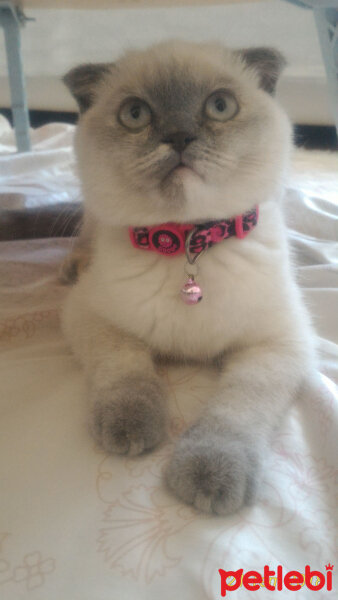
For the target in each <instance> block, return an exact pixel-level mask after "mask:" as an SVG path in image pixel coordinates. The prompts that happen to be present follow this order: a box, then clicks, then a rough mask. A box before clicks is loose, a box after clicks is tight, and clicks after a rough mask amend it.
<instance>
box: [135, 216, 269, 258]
mask: <svg viewBox="0 0 338 600" xmlns="http://www.w3.org/2000/svg"><path fill="white" fill-rule="evenodd" d="M257 222H258V205H257V206H255V207H254V208H253V209H252V210H249V211H248V212H246V213H244V214H243V215H240V216H238V217H233V218H232V219H223V220H221V221H208V222H207V223H203V224H200V225H186V224H183V225H182V224H179V223H164V224H163V225H156V226H154V227H129V235H130V240H131V243H132V244H133V246H134V248H140V249H142V250H152V251H154V252H158V253H159V254H164V255H165V256H176V255H177V254H183V253H184V252H185V240H186V237H187V234H188V233H189V232H190V231H191V230H192V229H194V230H195V231H194V233H193V234H192V236H191V238H190V244H189V252H191V253H192V254H199V253H200V252H202V250H205V249H206V248H210V247H211V246H213V245H214V244H216V243H217V242H221V241H222V240H225V239H226V238H228V237H231V236H236V237H238V238H240V239H243V238H245V236H246V235H248V233H250V231H251V230H252V229H253V228H254V227H255V226H256V225H257Z"/></svg>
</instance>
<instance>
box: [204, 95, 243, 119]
mask: <svg viewBox="0 0 338 600" xmlns="http://www.w3.org/2000/svg"><path fill="white" fill-rule="evenodd" d="M238 111H239V106H238V103H237V100H236V98H235V97H234V96H233V94H231V93H230V92H228V91H226V90H218V91H217V92H214V93H213V94H211V96H209V98H208V99H207V101H206V103H205V106H204V112H205V114H206V116H207V117H209V119H213V120H214V121H229V119H232V118H233V117H234V116H235V115H237V113H238Z"/></svg>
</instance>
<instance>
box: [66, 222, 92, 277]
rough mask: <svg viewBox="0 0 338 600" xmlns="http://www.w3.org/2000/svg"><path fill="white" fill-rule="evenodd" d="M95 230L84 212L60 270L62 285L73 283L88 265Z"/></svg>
mask: <svg viewBox="0 0 338 600" xmlns="http://www.w3.org/2000/svg"><path fill="white" fill-rule="evenodd" d="M94 228H95V222H94V220H93V218H92V217H91V216H90V215H88V214H87V213H86V212H85V213H84V215H83V218H82V223H81V228H80V233H79V235H78V237H77V238H75V241H74V244H73V247H72V249H71V251H70V252H69V254H68V255H67V256H66V258H65V259H64V261H63V263H62V265H61V268H60V279H61V282H62V283H66V284H69V283H74V282H75V281H77V280H78V278H79V276H80V274H81V273H82V271H84V270H85V269H86V268H87V266H88V265H89V262H90V258H91V252H92V238H93V233H94Z"/></svg>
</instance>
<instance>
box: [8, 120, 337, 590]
mask: <svg viewBox="0 0 338 600" xmlns="http://www.w3.org/2000/svg"><path fill="white" fill-rule="evenodd" d="M70 134H72V129H69V126H63V125H56V126H47V127H45V128H42V130H40V131H39V130H37V138H36V139H37V144H36V146H35V149H34V152H33V153H32V154H31V155H25V156H23V155H22V156H21V157H20V156H18V155H15V154H12V155H11V154H10V153H9V152H8V153H7V154H6V153H3V155H2V156H1V157H0V173H1V176H2V180H1V185H0V194H1V191H2V190H5V193H6V194H8V193H9V194H11V193H12V191H13V190H20V194H22V195H23V196H22V201H23V203H22V206H23V207H24V194H26V192H27V195H28V196H29V194H32V195H33V196H34V198H35V201H36V202H38V200H37V196H39V193H35V192H36V190H40V192H41V194H40V196H41V198H40V200H41V202H45V201H46V198H44V199H43V196H44V194H48V195H49V193H51V194H54V193H55V194H56V195H58V194H59V192H60V194H61V195H62V194H70V195H71V194H73V193H74V192H75V193H76V194H77V193H78V188H77V182H76V178H75V176H74V175H73V165H74V161H73V154H72V151H71V148H70V143H71V137H72V135H70ZM8 135H9V133H8ZM44 136H45V137H44ZM68 136H69V137H68ZM0 143H2V146H1V148H2V151H3V149H4V147H5V149H6V148H7V149H8V148H9V145H10V144H9V142H8V140H7V138H6V137H5V141H4V139H3V138H2V137H1V136H0ZM296 154H297V153H296ZM334 158H335V157H334V155H332V154H330V155H328V154H326V153H311V152H308V153H306V152H302V153H299V154H298V157H297V155H296V156H295V159H294V163H293V172H292V174H291V177H290V191H289V193H288V194H287V197H286V200H285V214H286V220H287V224H288V227H289V237H290V242H291V246H292V253H293V260H294V262H295V265H296V272H297V278H298V281H299V283H300V285H301V287H302V289H303V295H304V298H305V301H306V304H307V305H308V307H309V310H310V312H311V315H312V318H313V322H314V325H315V328H316V331H317V333H318V352H319V369H320V372H319V373H318V376H317V377H316V378H315V380H314V381H313V382H308V385H307V386H306V387H305V389H304V390H303V391H302V393H301V394H300V397H299V399H298V402H297V403H296V404H295V405H294V406H293V408H292V409H291V411H290V413H289V414H288V415H287V416H286V418H285V421H284V422H283V423H282V424H281V430H280V432H279V433H278V435H276V438H275V441H274V445H273V448H272V450H271V453H270V455H269V456H267V457H266V465H265V469H266V470H265V477H264V481H263V484H262V486H261V488H260V491H259V499H258V501H257V503H256V505H255V506H254V507H250V508H245V509H243V510H242V511H240V512H238V513H237V514H235V515H232V516H230V517H227V518H225V517H210V516H206V515H201V514H199V513H197V512H196V511H194V510H192V509H191V508H190V507H187V506H185V505H183V504H181V503H180V502H179V501H178V500H176V499H175V498H174V497H172V496H171V495H169V493H167V491H166V490H165V488H164V485H163V480H162V472H163V467H164V465H165V464H166V463H167V461H168V459H169V457H170V454H171V452H172V448H173V444H174V442H175V439H176V438H177V436H178V435H179V433H180V432H181V431H182V430H183V429H184V428H185V427H187V426H188V425H189V424H190V423H191V422H192V421H193V420H194V419H196V418H197V416H198V414H199V413H200V412H201V410H202V409H203V406H204V405H205V403H206V402H207V401H208V399H209V398H210V396H211V395H212V391H213V389H214V386H215V383H214V378H213V374H212V373H210V372H209V371H208V370H206V369H203V368H201V367H184V368H183V367H182V368H177V367H175V368H174V367H170V368H169V367H168V368H167V367H166V368H163V369H162V376H163V378H164V379H165V381H166V383H167V385H168V387H169V391H170V403H169V413H170V419H169V423H170V427H169V430H170V435H169V439H168V440H167V441H164V442H163V444H162V445H161V447H160V448H158V449H157V450H155V452H153V453H151V454H147V455H145V456H142V457H138V458H125V457H117V456H107V455H105V454H104V452H103V451H102V450H101V449H99V448H97V447H96V446H95V443H94V442H93V440H92V438H91V437H90V434H89V432H88V425H87V411H88V406H87V401H86V393H85V381H84V375H83V373H82V371H81V369H80V368H79V366H78V365H77V364H76V362H75V360H74V358H73V357H72V356H71V353H70V351H69V349H68V348H67V345H66V343H65V341H64V339H63V337H62V335H61V332H60V325H59V308H60V304H61V302H62V299H63V298H64V297H65V294H66V293H67V288H65V287H63V286H62V285H61V284H60V283H59V281H58V275H57V274H58V268H59V265H60V262H61V261H62V259H63V257H64V256H65V253H66V252H67V251H68V250H69V247H70V245H71V243H72V242H71V240H69V239H68V240H67V239H48V240H32V241H19V242H2V243H1V244H0V283H1V292H0V308H1V321H0V357H1V358H0V381H1V384H0V389H1V394H0V410H1V421H0V423H1V424H0V480H1V484H0V485H1V489H0V508H1V510H0V597H1V599H2V600H21V599H22V600H23V599H24V600H47V599H48V600H60V599H61V598H63V599H71V600H93V599H95V600H123V599H128V600H131V599H132V598H137V599H138V600H143V599H144V600H158V599H159V598H161V599H164V600H172V599H173V598H182V599H183V600H206V599H207V600H209V599H210V600H216V599H218V598H220V597H221V595H220V592H221V587H220V576H219V573H218V569H220V568H222V569H225V570H233V571H235V570H237V569H241V568H243V569H244V571H248V570H250V569H253V570H256V571H258V572H260V573H262V572H263V567H264V565H269V566H270V569H276V567H277V565H282V566H283V569H284V572H286V571H290V570H298V571H300V572H301V573H304V569H305V565H310V566H311V568H312V569H317V570H319V571H322V572H324V573H325V565H326V564H327V563H328V562H330V563H331V564H334V563H335V560H336V559H337V555H336V548H337V538H336V534H337V530H336V529H335V526H336V524H337V519H336V510H337V504H336V492H337V468H336V464H337V424H338V395H337V388H336V384H337V383H338V360H337V359H338V353H337V349H338V323H337V306H338V303H337V300H338V292H337V283H338V275H337V264H336V261H337V256H338V253H337V219H338V204H337V203H335V194H336V192H337V190H338V175H337V171H335V170H334V168H333V164H334ZM62 172H63V173H64V175H65V179H64V180H62V178H61V173H62ZM307 173H311V177H308V176H307ZM316 173H317V177H316ZM67 177H69V179H67ZM69 181H70V182H71V184H70V185H69V186H68V184H67V182H69ZM311 182H312V183H311ZM54 185H55V187H54ZM311 186H312V187H311ZM62 190H63V191H62ZM42 191H43V193H42ZM15 193H16V191H15ZM8 198H9V197H8V196H7V201H8ZM60 199H61V198H60ZM0 202H1V196H0ZM333 582H334V586H335V587H334V590H336V591H337V587H338V580H337V577H336V573H335V570H334V571H333ZM312 595H313V592H310V591H309V590H308V589H307V588H306V587H303V588H302V589H301V591H299V592H297V593H296V594H295V593H294V592H291V591H287V590H286V589H284V590H283V591H280V592H277V591H276V597H278V598H284V597H289V596H291V597H295V598H302V599H305V600H307V599H309V600H310V599H311V598H312ZM252 596H253V593H252V592H250V591H247V590H246V589H245V588H244V587H243V586H242V587H241V588H239V589H238V590H237V591H233V592H231V593H230V592H228V593H227V597H231V598H232V597H233V598H234V599H236V598H238V599H239V600H242V599H246V598H248V599H249V600H250V599H251V598H252ZM315 596H316V598H323V599H325V598H327V597H334V591H333V592H332V593H331V596H330V594H329V596H328V592H326V591H325V589H323V590H322V591H318V592H316V594H315ZM272 597H274V596H273V595H272V592H269V591H267V590H266V589H265V588H261V590H259V591H258V592H257V598H267V599H271V598H272Z"/></svg>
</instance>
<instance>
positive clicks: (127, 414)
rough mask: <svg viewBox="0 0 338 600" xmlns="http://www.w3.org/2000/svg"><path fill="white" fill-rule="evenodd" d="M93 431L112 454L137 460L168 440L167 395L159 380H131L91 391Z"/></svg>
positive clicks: (100, 442)
mask: <svg viewBox="0 0 338 600" xmlns="http://www.w3.org/2000/svg"><path fill="white" fill-rule="evenodd" d="M92 400H93V409H92V415H91V429H92V433H93V435H94V437H95V439H96V440H97V441H98V442H99V444H100V445H101V446H103V448H104V449H105V450H106V452H109V453H117V454H129V455H134V456H136V455H137V454H141V453H142V452H145V451H146V450H150V449H152V448H154V447H155V446H157V445H158V444H159V443H160V442H161V441H162V440H163V439H164V437H165V430H166V408H165V392H164V390H163V388H162V385H161V384H160V382H159V381H158V380H157V379H155V378H154V379H152V378H145V377H144V378H141V377H135V378H129V379H122V380H120V381H118V382H116V383H115V384H114V385H113V386H111V387H110V388H109V390H105V391H102V390H101V391H99V392H98V391H93V390H92Z"/></svg>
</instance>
